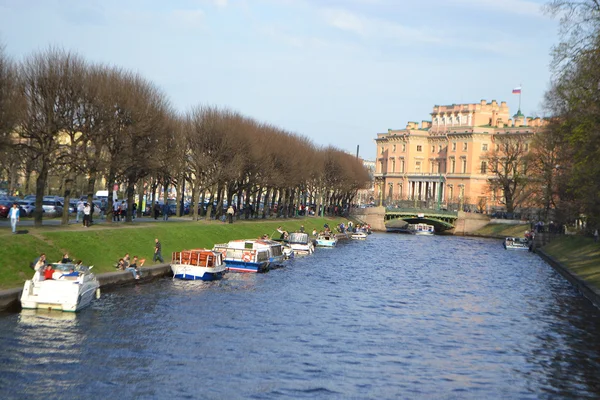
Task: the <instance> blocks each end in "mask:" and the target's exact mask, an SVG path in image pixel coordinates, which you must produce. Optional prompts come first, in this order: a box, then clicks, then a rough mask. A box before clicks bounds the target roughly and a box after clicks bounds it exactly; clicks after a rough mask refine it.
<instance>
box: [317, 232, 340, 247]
mask: <svg viewBox="0 0 600 400" xmlns="http://www.w3.org/2000/svg"><path fill="white" fill-rule="evenodd" d="M337 242H338V240H337V237H336V235H334V234H333V233H331V232H327V233H319V235H318V236H317V246H318V247H335V245H336V244H337Z"/></svg>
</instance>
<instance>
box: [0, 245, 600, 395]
mask: <svg viewBox="0 0 600 400" xmlns="http://www.w3.org/2000/svg"><path fill="white" fill-rule="evenodd" d="M327 250H328V251H319V250H317V252H316V253H315V254H314V255H313V256H311V257H304V258H298V259H296V260H294V261H293V262H292V263H290V264H288V266H287V267H285V268H282V269H278V270H275V271H271V272H269V273H267V274H227V275H226V276H225V277H224V279H222V280H219V281H214V282H202V281H196V282H190V281H177V280H176V281H173V280H170V279H164V280H159V281H157V282H155V283H153V284H150V285H136V286H131V287H126V288H122V289H119V290H116V291H109V292H105V293H104V294H103V297H102V298H101V299H100V300H99V301H95V302H93V303H92V306H91V307H90V308H88V309H86V310H83V311H82V312H81V313H79V314H68V313H47V312H30V311H29V312H24V313H21V314H15V315H9V316H7V317H5V318H0V339H1V341H0V361H1V362H0V397H1V398H3V399H4V398H11V397H14V398H21V397H32V398H36V397H44V396H45V397H49V398H52V397H69V398H77V397H81V398H84V397H85V398H90V397H91V398H98V397H102V398H106V397H113V396H119V397H124V398H137V397H140V398H169V397H174V398H181V397H189V398H197V397H203V398H247V397H251V398H282V397H283V398H294V399H296V398H361V399H362V398H377V399H386V398H390V399H396V398H475V399H481V398H519V399H521V398H596V397H598V395H600V387H599V383H598V381H599V379H598V375H599V374H598V372H600V371H599V368H598V365H599V363H600V350H599V349H600V314H599V313H598V310H597V309H596V308H594V307H593V306H591V305H590V303H589V302H588V301H587V300H586V299H584V298H582V297H581V295H580V294H579V293H578V292H577V291H576V290H574V289H573V288H572V287H571V286H570V285H569V284H568V283H567V282H566V281H565V280H564V279H563V278H562V277H560V276H559V275H558V274H556V273H555V272H554V271H553V270H552V269H551V268H550V267H549V266H547V265H546V264H545V263H544V262H542V261H541V260H540V259H539V258H538V257H537V256H535V255H533V254H530V253H527V252H507V251H505V250H504V249H503V248H502V246H501V244H500V242H499V241H492V240H486V239H471V238H454V237H431V238H422V237H415V236H408V235H383V234H375V235H372V236H371V237H369V239H368V240H367V241H365V242H352V243H346V244H341V245H340V247H339V248H336V249H327ZM90 376H93V379H91V380H90ZM32 382H36V384H35V385H32ZM38 382H39V384H38ZM199 382H201V389H199V385H198V383H199Z"/></svg>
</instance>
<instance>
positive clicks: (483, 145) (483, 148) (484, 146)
mask: <svg viewBox="0 0 600 400" xmlns="http://www.w3.org/2000/svg"><path fill="white" fill-rule="evenodd" d="M481 150H483V151H487V143H484V144H482V145H481Z"/></svg>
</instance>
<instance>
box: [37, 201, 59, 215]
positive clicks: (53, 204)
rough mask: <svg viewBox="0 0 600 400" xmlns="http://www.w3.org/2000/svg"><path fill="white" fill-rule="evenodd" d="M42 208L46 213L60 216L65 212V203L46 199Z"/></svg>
mask: <svg viewBox="0 0 600 400" xmlns="http://www.w3.org/2000/svg"><path fill="white" fill-rule="evenodd" d="M42 209H43V210H44V213H46V214H51V215H53V216H59V215H62V213H63V204H62V203H61V202H60V201H58V200H44V201H43V202H42Z"/></svg>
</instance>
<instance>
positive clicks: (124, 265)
mask: <svg viewBox="0 0 600 400" xmlns="http://www.w3.org/2000/svg"><path fill="white" fill-rule="evenodd" d="M144 262H146V260H145V259H143V258H142V259H139V258H138V256H133V260H131V259H130V258H129V253H125V255H124V256H123V258H119V261H118V262H117V266H116V268H117V269H118V270H120V271H129V272H131V273H132V274H133V277H134V278H135V279H140V276H141V275H140V267H142V266H143V265H144Z"/></svg>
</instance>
